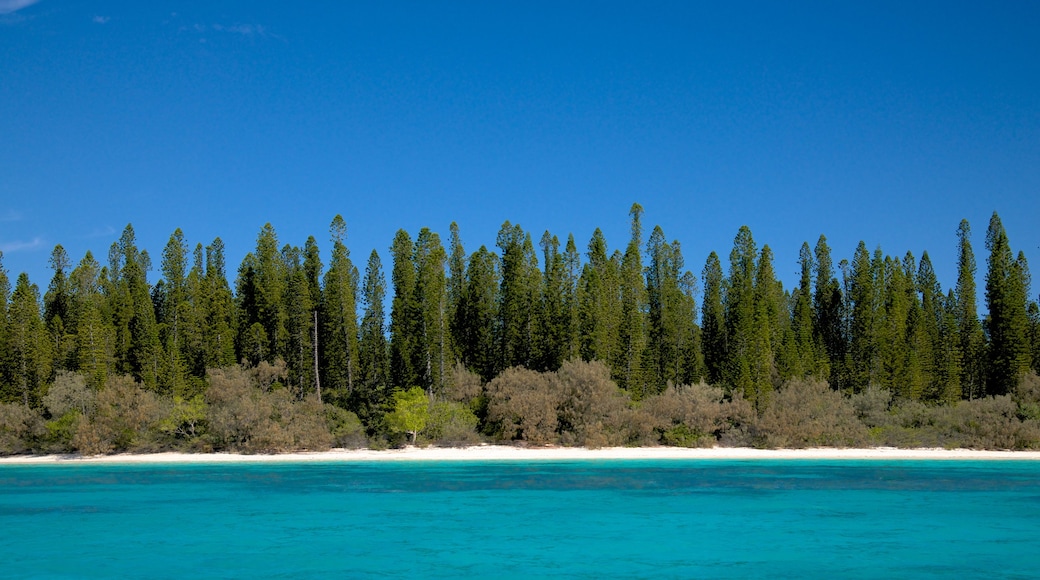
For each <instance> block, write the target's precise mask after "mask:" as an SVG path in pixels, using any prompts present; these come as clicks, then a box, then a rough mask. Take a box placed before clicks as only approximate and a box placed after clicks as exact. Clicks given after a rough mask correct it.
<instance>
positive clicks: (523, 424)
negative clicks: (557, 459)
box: [485, 367, 561, 445]
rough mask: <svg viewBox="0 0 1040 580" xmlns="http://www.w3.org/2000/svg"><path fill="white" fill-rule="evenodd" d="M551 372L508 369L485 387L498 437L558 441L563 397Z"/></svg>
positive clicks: (491, 422) (491, 426) (490, 426)
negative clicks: (560, 405)
mask: <svg viewBox="0 0 1040 580" xmlns="http://www.w3.org/2000/svg"><path fill="white" fill-rule="evenodd" d="M551 377H552V375H551V373H539V372H536V371H531V370H528V369H525V368H522V367H513V368H509V369H506V370H505V371H503V372H502V374H500V375H498V376H497V377H495V378H494V379H493V380H492V381H491V382H490V383H488V384H487V386H486V387H485V390H486V395H487V423H488V429H489V432H490V433H491V434H492V435H493V436H495V437H496V438H498V439H501V440H506V441H513V440H521V441H527V442H529V443H535V444H538V445H544V444H550V443H556V442H557V440H558V438H557V433H556V428H557V426H558V425H559V421H558V418H557V407H558V406H559V404H560V401H561V397H560V394H559V393H558V392H557V390H556V389H555V388H554V384H553V381H552V380H551Z"/></svg>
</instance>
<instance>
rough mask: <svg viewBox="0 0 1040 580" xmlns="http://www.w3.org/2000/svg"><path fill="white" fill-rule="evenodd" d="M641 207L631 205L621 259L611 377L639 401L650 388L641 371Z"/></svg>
mask: <svg viewBox="0 0 1040 580" xmlns="http://www.w3.org/2000/svg"><path fill="white" fill-rule="evenodd" d="M642 216H643V206H641V205H639V204H638V203H635V204H632V209H631V210H629V217H630V218H631V238H630V239H629V242H628V246H626V247H625V254H624V257H623V258H622V260H621V271H620V274H621V276H620V282H621V283H620V291H621V311H620V313H621V321H620V324H619V326H618V349H617V351H616V352H617V356H616V358H615V359H614V374H615V379H616V381H617V383H618V386H620V387H621V388H624V389H627V390H628V391H629V392H630V393H631V394H632V396H633V397H634V398H636V399H641V398H642V397H643V395H644V394H645V393H647V392H648V390H652V389H650V386H649V385H648V383H647V381H646V373H645V372H644V369H643V350H644V349H645V348H646V282H645V280H644V278H643V256H642V247H643V225H642Z"/></svg>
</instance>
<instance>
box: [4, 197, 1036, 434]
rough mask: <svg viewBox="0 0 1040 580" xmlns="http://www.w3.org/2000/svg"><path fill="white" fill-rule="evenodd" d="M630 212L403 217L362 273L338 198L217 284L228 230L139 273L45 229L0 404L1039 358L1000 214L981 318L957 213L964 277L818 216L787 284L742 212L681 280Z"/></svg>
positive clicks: (774, 388) (971, 382) (990, 392)
mask: <svg viewBox="0 0 1040 580" xmlns="http://www.w3.org/2000/svg"><path fill="white" fill-rule="evenodd" d="M629 216H630V222H631V232H630V238H629V239H628V240H627V243H626V244H625V245H624V247H623V248H619V249H614V250H611V249H610V247H609V246H608V244H607V241H606V239H605V237H604V235H603V233H602V231H600V230H599V229H596V230H595V231H594V232H593V234H592V236H591V239H590V240H589V242H588V244H587V245H586V246H585V248H584V251H580V250H579V249H578V245H577V243H576V242H575V239H574V237H573V235H571V236H568V237H567V239H566V241H565V242H561V240H560V239H559V238H558V237H557V236H555V235H552V234H551V233H550V232H545V233H544V234H542V235H541V236H540V237H539V238H538V242H537V246H536V245H535V242H534V239H535V238H534V236H533V235H532V233H531V232H527V231H524V229H523V228H522V227H521V226H520V225H519V224H512V223H510V222H508V221H507V222H505V223H504V224H503V225H502V228H501V230H500V231H499V233H498V236H497V239H496V244H495V247H494V248H492V249H489V248H487V247H484V246H481V247H480V248H479V249H477V250H476V251H473V252H471V253H467V251H466V250H465V249H464V246H463V241H462V236H461V233H460V231H459V228H458V226H457V225H456V224H454V223H452V224H451V226H450V228H449V233H448V242H447V247H445V245H444V244H443V243H442V241H441V238H440V236H439V235H438V234H437V233H436V232H433V231H432V230H430V229H428V228H423V229H421V230H420V231H419V232H417V233H416V234H415V236H414V237H413V236H412V234H410V233H409V232H407V231H404V230H400V231H398V232H397V234H396V235H395V236H394V239H393V241H392V244H391V246H390V248H389V257H390V259H391V265H390V272H389V284H388V283H387V278H386V273H385V272H384V266H383V262H382V258H381V256H380V254H379V252H377V251H376V250H372V251H371V253H370V254H369V256H368V258H367V261H366V263H365V266H364V271H363V272H362V271H361V270H360V269H359V268H358V267H357V266H356V265H355V264H354V263H353V261H352V259H351V254H350V251H349V249H348V248H347V245H346V238H347V228H346V222H345V220H344V219H343V218H342V217H341V216H336V217H335V218H334V219H333V221H332V223H331V226H330V232H329V243H330V244H331V251H330V253H328V254H327V259H328V263H327V264H325V263H323V261H322V260H323V259H322V254H321V252H320V251H319V244H318V242H317V240H316V239H315V238H314V237H313V236H312V237H309V238H308V239H307V240H306V241H305V243H304V244H303V246H302V247H299V246H294V245H291V244H282V243H281V242H280V241H279V240H278V236H277V234H276V232H275V229H274V227H273V226H271V224H266V225H265V226H264V227H263V228H262V229H261V230H260V232H259V235H258V237H257V241H256V247H255V250H254V251H252V252H250V253H248V254H247V255H246V256H245V257H244V259H243V260H242V261H241V263H240V265H239V266H238V269H237V272H236V273H235V276H234V284H233V286H232V284H230V283H229V276H228V274H229V273H228V271H227V266H226V262H225V256H224V244H223V242H222V241H221V239H220V238H217V239H215V240H214V241H213V242H212V243H210V244H209V245H205V246H204V245H202V244H196V245H195V246H194V247H193V248H192V247H189V245H188V243H187V241H186V240H185V238H184V234H183V233H182V232H181V230H180V229H178V230H176V231H175V232H174V233H173V234H172V235H171V236H170V239H169V242H168V243H167V244H166V246H165V247H164V248H163V250H162V252H161V256H160V259H159V264H158V270H159V276H158V278H159V279H158V281H157V282H156V283H155V284H150V283H149V282H148V276H147V274H148V272H150V271H151V270H152V269H153V268H154V265H153V263H152V259H151V257H150V255H149V253H148V252H147V251H146V250H142V249H140V248H138V247H137V244H136V240H135V233H134V230H133V227H132V226H130V225H128V226H127V227H126V229H125V230H124V231H123V233H122V235H121V236H120V238H119V240H117V241H116V242H115V243H113V244H112V246H111V248H110V249H109V251H108V256H107V263H106V264H101V263H100V262H98V260H97V259H96V258H95V257H94V256H93V255H92V254H91V253H90V252H88V253H87V254H86V255H85V256H84V257H83V258H82V259H81V260H80V261H79V262H78V263H77V264H76V265H75V267H73V265H72V262H71V259H70V258H69V256H68V255H67V254H66V252H65V250H64V249H63V248H62V246H60V245H59V246H56V247H55V248H54V251H53V252H52V254H51V258H50V266H51V269H52V270H53V276H52V278H51V280H50V282H49V284H48V286H47V289H46V291H45V292H42V293H41V291H40V289H39V287H38V286H37V285H36V284H33V283H32V282H31V281H30V280H29V278H28V276H27V275H26V274H24V273H23V274H20V275H19V276H18V277H17V279H16V282H15V284H14V288H13V291H12V289H11V286H10V281H9V278H8V276H7V273H6V272H5V271H4V270H3V268H2V255H0V402H2V403H6V404H8V405H19V406H20V407H21V408H23V409H28V410H35V411H36V412H37V414H38V415H39V416H40V417H41V420H45V421H50V422H51V423H53V422H54V421H58V420H59V419H61V417H60V416H54V412H52V411H51V410H50V407H49V406H48V403H47V401H48V400H50V401H51V402H53V401H54V392H57V391H60V390H62V389H64V391H63V392H65V391H68V388H69V385H70V384H72V383H76V384H79V383H77V382H76V381H81V382H82V384H83V388H84V389H86V390H87V391H89V392H91V393H94V394H100V393H101V392H103V391H105V390H106V389H107V387H106V385H108V384H110V383H112V382H113V381H116V382H119V381H121V380H123V378H124V377H129V379H128V380H131V381H132V382H133V383H134V384H136V385H137V387H136V388H138V389H139V390H140V391H141V392H144V393H150V395H149V396H153V397H156V398H157V399H156V400H165V401H168V402H169V403H170V404H172V405H174V407H170V409H173V408H176V409H179V411H177V412H181V413H186V412H189V411H190V409H191V408H192V405H195V408H196V409H201V408H202V407H203V406H204V405H205V404H206V403H207V402H209V403H212V401H211V400H210V399H212V397H213V396H214V395H213V394H212V393H209V391H210V389H211V388H212V385H213V383H214V376H215V374H214V373H215V371H219V372H222V373H225V375H226V373H231V372H233V371H234V372H241V373H247V374H248V372H252V373H254V375H251V376H254V379H246V378H243V377H246V375H245V374H243V375H235V376H236V377H238V378H237V379H236V380H237V381H239V383H242V384H245V383H246V382H249V380H252V381H253V382H252V384H253V385H254V386H256V387H258V388H260V389H261V390H262V391H264V392H273V391H280V392H283V395H279V396H284V397H286V400H287V401H289V402H293V401H297V402H302V401H305V400H307V399H309V398H312V399H314V400H315V401H316V403H317V405H318V407H315V409H319V410H320V409H325V408H326V407H330V408H331V407H334V408H336V409H340V410H342V411H345V412H347V413H352V414H353V415H351V416H356V417H357V418H358V419H359V421H360V423H361V424H362V425H363V426H364V427H365V428H366V429H367V432H368V434H369V435H373V434H376V433H378V432H381V431H387V430H391V426H392V423H393V422H394V421H395V420H397V419H400V415H394V412H395V411H396V408H395V407H396V405H397V403H399V402H400V401H403V400H406V398H402V397H401V393H407V392H408V391H409V389H411V388H412V387H418V388H419V389H421V390H422V391H423V392H425V393H426V395H427V397H428V398H429V399H430V400H431V401H433V400H436V399H437V398H438V397H440V398H450V394H451V393H458V392H459V389H460V388H462V387H461V386H460V383H467V382H468V381H472V380H477V381H478V383H479V384H481V385H484V387H482V388H481V389H477V391H474V392H472V393H471V395H472V396H471V397H469V398H457V401H456V402H457V403H460V404H463V406H468V408H470V410H471V411H472V414H473V416H474V417H475V418H476V420H477V421H478V422H479V424H480V425H481V426H482V427H481V428H483V430H484V431H485V432H490V431H491V430H492V427H491V425H492V423H495V420H494V416H495V413H500V412H502V409H500V408H498V407H495V404H498V403H495V401H494V398H493V397H491V396H490V394H489V391H488V390H487V386H488V385H491V384H494V381H495V380H496V378H499V377H502V376H503V375H504V373H507V371H508V372H513V373H515V372H516V369H523V370H525V371H530V372H532V373H535V375H531V376H532V377H533V376H550V374H552V373H558V372H560V371H561V369H563V368H564V365H565V363H567V362H568V361H585V362H593V361H598V363H601V364H602V365H603V368H604V369H605V370H604V372H605V373H606V375H605V376H606V380H609V381H610V382H611V383H612V384H613V385H616V387H614V388H618V389H620V390H619V392H620V393H622V394H623V398H624V400H626V401H628V403H627V404H628V405H629V406H633V405H634V406H639V405H640V404H641V403H642V402H644V401H651V400H660V397H661V396H662V395H665V394H666V393H668V392H670V391H669V389H676V388H681V387H682V386H684V385H695V384H699V383H703V384H705V385H708V386H710V387H712V388H717V389H718V393H721V396H722V397H723V398H724V399H725V400H726V401H733V400H737V399H739V400H740V401H742V403H741V404H746V405H748V406H749V408H750V409H752V411H753V412H755V413H757V414H758V416H760V417H762V416H765V415H766V414H767V413H769V412H775V411H770V409H771V408H774V407H775V406H776V405H778V404H779V400H778V396H779V395H780V393H781V391H782V390H783V386H784V385H786V384H789V383H791V382H792V381H803V382H804V381H813V380H815V381H818V382H821V383H822V384H826V385H828V386H829V388H830V389H832V390H833V391H834V392H836V393H838V394H843V395H844V396H846V397H849V396H854V395H862V394H863V393H865V392H867V391H868V390H871V389H874V390H876V389H882V390H884V391H885V392H887V393H890V394H891V396H892V397H893V398H894V400H898V401H912V402H921V403H925V404H932V405H938V406H953V405H955V404H956V403H957V402H958V401H961V400H969V401H970V400H975V399H980V398H983V397H994V396H1006V395H1009V394H1013V393H1014V392H1015V389H1016V387H1017V385H1018V384H1019V382H1020V380H1021V379H1022V377H1023V376H1025V374H1026V373H1028V372H1029V371H1030V370H1032V371H1038V370H1040V308H1038V306H1037V301H1036V300H1034V299H1032V297H1031V294H1030V292H1031V291H1030V277H1029V270H1028V265H1027V263H1026V259H1025V254H1024V253H1023V252H1018V253H1017V254H1015V253H1014V252H1013V250H1012V248H1011V245H1010V243H1009V241H1008V236H1007V233H1006V231H1005V230H1004V227H1003V225H1002V224H1001V221H1000V218H999V216H998V215H997V214H996V213H994V214H993V216H992V218H991V220H990V222H989V225H988V229H987V232H986V250H987V251H988V253H989V256H988V258H987V261H986V274H985V288H984V293H983V296H984V300H985V305H986V310H987V313H986V315H985V316H984V317H980V316H979V312H978V308H977V295H978V291H977V289H976V285H975V279H976V273H977V265H976V260H975V256H974V251H973V248H972V244H971V240H970V237H971V229H970V226H969V224H968V222H967V221H962V222H961V223H960V225H959V227H958V229H957V244H958V247H959V252H958V264H957V266H958V270H957V272H958V275H957V280H956V283H955V285H954V286H952V287H950V288H949V289H947V290H945V291H944V290H943V289H942V287H941V285H940V283H939V281H938V280H937V278H936V275H935V272H934V270H933V267H932V263H931V261H930V258H929V256H928V254H927V252H925V253H923V254H922V255H921V257H920V259H917V258H915V257H914V256H913V254H911V253H910V252H907V253H906V254H904V255H903V256H902V257H893V256H891V255H888V254H885V253H883V252H882V250H881V249H880V248H876V249H874V250H873V251H870V250H869V249H868V248H867V246H866V244H865V243H863V242H860V244H859V245H858V247H857V248H856V249H855V252H854V253H853V255H852V258H851V260H849V259H841V260H840V261H838V262H837V263H835V259H834V258H833V257H832V254H831V248H830V247H829V245H828V244H827V240H826V238H825V237H824V236H822V235H821V236H820V238H819V239H818V241H817V242H816V244H815V246H814V247H810V245H809V244H808V243H805V244H803V245H802V248H801V251H800V254H799V266H800V278H799V282H798V284H797V286H795V287H793V288H790V289H787V288H784V287H783V284H782V283H781V282H780V281H779V280H777V278H776V275H775V271H774V268H773V253H772V250H771V249H770V247H769V246H768V245H763V246H762V247H761V248H760V247H759V246H758V245H757V244H756V242H755V240H754V239H753V237H752V233H751V231H750V229H749V228H747V227H741V228H740V229H739V231H738V232H737V235H736V237H735V239H734V242H733V248H732V249H731V250H730V252H729V255H728V260H727V261H726V262H723V260H722V259H721V258H720V256H719V255H718V254H716V253H715V252H712V253H711V254H710V255H709V256H708V258H707V260H706V262H705V265H704V267H703V269H702V271H701V273H700V276H699V278H698V276H697V275H695V274H694V273H693V272H691V271H690V270H688V269H687V266H686V264H685V260H684V257H683V254H682V248H681V246H680V244H679V242H678V241H668V238H667V237H666V236H665V234H664V232H663V231H662V229H661V228H660V227H655V228H653V230H652V231H651V233H650V234H649V236H644V228H643V209H642V207H641V206H639V205H638V204H634V205H633V206H632V208H631V211H630V213H629ZM698 286H699V287H700V289H701V291H700V292H698ZM698 295H699V296H700V304H698V303H697V301H696V300H695V298H696V297H697V296H698ZM387 306H389V312H386V310H385V309H386V308H387ZM261 368H266V369H274V370H273V371H270V372H269V373H268V374H269V375H270V376H271V377H274V379H271V380H267V381H266V382H265V381H264V380H260V379H256V378H255V375H256V373H257V372H259V371H257V369H261ZM247 371H248V372H247ZM572 371H573V369H572ZM574 372H576V371H574ZM583 372H584V371H583ZM597 372H598V371H597ZM539 373H540V374H539ZM225 375H221V376H225ZM72 376H75V377H76V379H75V380H73V379H71V378H70V377H72ZM510 376H512V375H510ZM473 377H476V379H473ZM531 380H532V381H535V382H537V380H541V379H537V380H536V379H531ZM70 381H72V383H70ZM234 382H235V381H231V383H234ZM59 383H61V385H62V386H61V388H59V389H57V390H55V389H54V388H53V387H54V385H56V384H59ZM231 383H228V382H227V381H225V383H222V384H231ZM235 384H238V383H235ZM124 387H125V385H124ZM229 388H230V387H229ZM561 388H562V387H561ZM72 390H73V391H76V389H72ZM81 390H82V389H81ZM52 391H53V392H52ZM70 392H71V391H70ZM77 392H78V391H77ZM243 392H245V391H243ZM395 392H396V393H397V394H396V396H395ZM713 392H714V391H713ZM871 392H873V391H871ZM124 394H125V393H124ZM48 396H50V399H48ZM134 396H137V395H134ZM207 397H209V399H207ZM520 398H522V397H518V398H517V400H519V399H520ZM271 404H272V405H274V403H271ZM178 405H179V407H178ZM275 407H277V405H275V406H274V407H272V409H273V408H275ZM57 409H63V410H65V411H68V412H73V411H75V409H71V410H70V409H66V408H65V407H64V406H62V405H59V406H58V407H57ZM170 409H167V411H168V412H173V411H171V410H170ZM496 409H497V410H496ZM441 410H442V411H444V412H447V413H449V415H450V414H451V412H454V411H451V410H450V409H448V410H445V409H441ZM87 411H88V409H86V408H83V409H81V410H80V411H78V412H79V413H80V414H81V415H85V414H87ZM332 413H333V415H335V416H336V417H339V418H340V419H342V417H343V416H344V415H343V414H342V413H339V412H332ZM189 414H190V413H189ZM59 415H63V413H59ZM388 417H389V419H388ZM502 420H503V419H501V418H500V419H499V420H498V422H497V423H495V424H497V425H499V426H501V425H502ZM468 421H469V419H466V420H465V421H464V422H468ZM340 422H341V423H342V420H341V421H340ZM178 425H179V427H178V428H181V427H183V425H181V424H180V423H178ZM55 428H56V427H55ZM401 430H402V431H408V432H411V434H412V437H413V438H414V437H415V436H416V430H415V429H407V430H405V429H401ZM513 434H514V436H515V437H516V438H522V434H520V432H519V431H518V430H514V431H513Z"/></svg>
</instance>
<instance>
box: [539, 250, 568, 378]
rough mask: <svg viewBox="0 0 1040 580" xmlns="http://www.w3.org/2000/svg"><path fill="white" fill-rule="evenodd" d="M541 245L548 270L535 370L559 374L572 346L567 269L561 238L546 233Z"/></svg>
mask: <svg viewBox="0 0 1040 580" xmlns="http://www.w3.org/2000/svg"><path fill="white" fill-rule="evenodd" d="M540 245H541V248H542V261H543V264H545V266H544V267H545V270H544V272H543V274H542V287H541V288H540V291H539V304H540V306H539V308H538V309H537V311H538V315H539V316H538V319H537V321H536V322H537V329H538V330H537V332H535V337H536V349H535V350H536V352H535V357H534V358H535V363H534V370H537V371H556V370H557V369H559V368H560V365H562V364H563V362H564V360H565V357H566V352H567V349H568V346H569V344H568V343H569V336H568V323H569V320H568V313H567V306H566V301H567V280H566V266H565V264H564V256H563V254H561V253H560V240H559V238H557V237H556V236H554V235H552V234H550V233H549V231H548V230H546V231H545V233H544V234H542V239H541V242H540Z"/></svg>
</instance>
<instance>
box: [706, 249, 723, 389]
mask: <svg viewBox="0 0 1040 580" xmlns="http://www.w3.org/2000/svg"><path fill="white" fill-rule="evenodd" d="M701 277H702V279H703V280H704V302H703V303H702V304H701V350H702V352H703V353H704V369H705V374H706V376H707V381H708V383H710V384H712V385H721V384H722V381H723V380H724V378H725V377H726V370H725V369H726V318H725V309H724V307H723V303H722V296H723V291H724V287H725V278H724V275H723V273H722V264H721V263H720V262H719V256H718V254H716V253H715V252H712V253H711V254H709V255H708V260H707V262H706V263H705V264H704V271H703V273H702V274H701Z"/></svg>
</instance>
